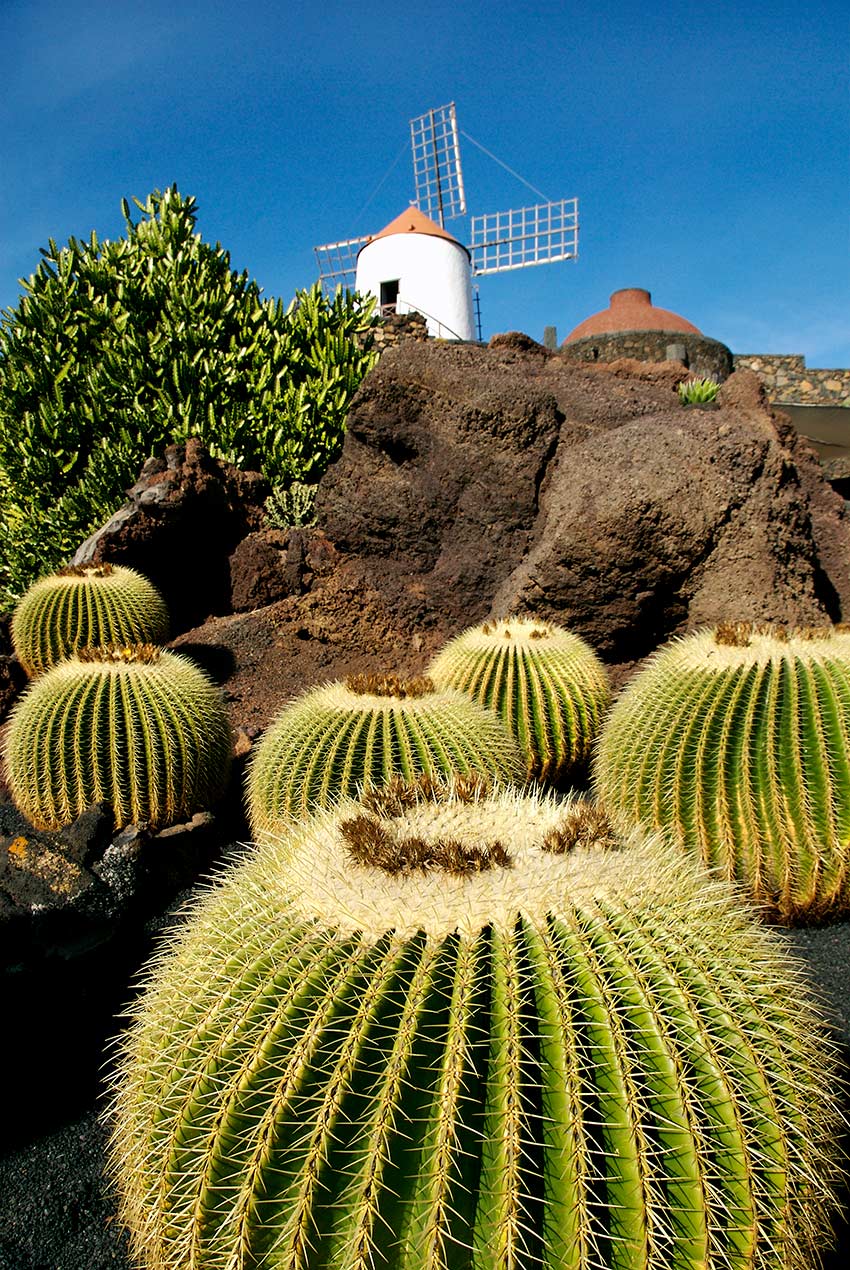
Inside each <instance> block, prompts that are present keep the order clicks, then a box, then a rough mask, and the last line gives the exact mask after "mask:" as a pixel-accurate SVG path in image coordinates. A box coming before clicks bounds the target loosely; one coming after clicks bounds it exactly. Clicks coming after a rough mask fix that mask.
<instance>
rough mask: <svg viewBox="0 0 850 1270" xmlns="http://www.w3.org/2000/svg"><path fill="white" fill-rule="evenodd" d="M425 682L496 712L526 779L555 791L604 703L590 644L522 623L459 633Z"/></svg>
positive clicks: (603, 683)
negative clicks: (548, 784) (544, 783)
mask: <svg viewBox="0 0 850 1270" xmlns="http://www.w3.org/2000/svg"><path fill="white" fill-rule="evenodd" d="M428 674H429V675H430V676H431V678H432V679H433V680H434V682H435V683H437V684H439V685H441V686H442V687H444V688H456V689H458V690H459V691H460V692H464V693H466V694H467V696H469V697H471V698H472V700H473V701H477V702H478V704H479V705H482V706H486V707H487V708H488V709H490V710H493V711H495V713H496V714H498V716H499V718H500V719H501V720H502V722H503V723H504V725H505V727H506V728H507V729H508V731H509V732H510V733H511V734H512V735H513V736H514V737H516V739H517V742H518V744H519V747H520V749H521V750H522V752H523V754H524V756H525V760H526V768H527V772H528V775H529V776H530V777H535V778H537V779H538V780H541V781H552V782H554V783H558V782H561V781H563V780H564V779H565V778H566V777H567V776H569V775H570V773H571V772H572V771H573V770H574V769H575V768H576V767H578V766H580V765H581V764H582V763H584V762H585V761H586V760H587V759H588V757H589V755H590V750H591V746H592V743H593V740H594V737H595V736H596V733H597V731H598V730H599V727H600V724H601V722H602V718H603V716H604V714H605V711H606V709H607V707H608V703H609V701H610V696H611V691H610V687H609V683H608V674H607V671H606V670H605V667H604V665H603V664H602V662H601V661H600V660H599V658H598V657H597V656H596V653H594V651H593V649H592V648H591V647H590V645H589V644H586V643H585V641H584V640H583V639H580V638H579V636H578V635H573V634H572V632H571V631H567V630H564V628H563V627H562V626H556V625H555V624H554V623H552V622H540V621H535V620H532V619H530V618H522V617H511V618H507V619H505V620H504V621H501V622H485V623H484V625H483V626H475V627H471V628H470V629H469V630H466V631H464V632H463V633H462V634H461V635H458V636H457V638H456V639H453V640H451V641H450V642H449V643H448V644H447V645H446V647H445V648H444V649H442V651H441V652H439V653H438V654H437V656H436V657H435V658H434V660H433V661H432V662H431V665H430V666H429V667H428Z"/></svg>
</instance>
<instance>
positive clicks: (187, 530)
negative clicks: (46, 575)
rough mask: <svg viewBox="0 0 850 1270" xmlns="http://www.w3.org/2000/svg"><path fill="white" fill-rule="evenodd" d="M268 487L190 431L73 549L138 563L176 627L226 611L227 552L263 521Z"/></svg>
mask: <svg viewBox="0 0 850 1270" xmlns="http://www.w3.org/2000/svg"><path fill="white" fill-rule="evenodd" d="M269 493H270V487H269V484H268V482H267V481H266V480H265V478H264V477H262V476H261V475H260V474H259V473H258V472H242V471H240V470H239V468H236V467H233V466H232V465H231V464H229V463H223V462H217V461H216V460H215V459H213V458H211V457H210V455H209V454H208V453H207V451H206V450H205V449H204V447H203V446H202V445H201V443H200V441H198V439H197V438H196V437H190V438H189V440H188V441H187V442H186V444H185V445H171V446H169V447H168V449H167V450H166V451H165V454H164V455H163V456H162V457H161V458H152V459H149V460H148V462H147V463H146V464H145V465H144V467H143V468H142V472H141V475H140V477H139V479H138V481H137V482H136V484H135V485H134V486H133V488H132V489H131V490H129V491H128V498H129V500H130V501H129V502H128V503H127V505H126V506H124V507H122V508H120V510H119V511H117V512H116V513H115V515H114V516H113V517H112V518H111V520H109V521H108V522H107V524H106V525H104V526H103V528H102V529H99V530H98V531H97V532H96V533H95V534H93V535H92V536H91V538H88V539H87V540H86V541H85V542H84V543H83V545H82V546H81V547H80V548H79V550H78V551H77V553H76V555H75V556H74V560H73V563H74V564H89V563H90V562H95V563H97V562H100V561H102V560H108V561H110V562H111V563H112V564H126V565H129V566H130V567H132V568H135V569H139V570H140V571H141V572H142V573H144V574H145V575H146V576H147V577H149V578H150V579H151V581H152V582H154V583H155V584H156V586H158V587H159V588H160V590H161V591H162V593H163V595H164V596H165V600H166V603H167V604H168V607H169V610H170V612H171V617H172V621H173V623H174V627H175V630H181V629H185V628H186V627H187V626H192V625H194V624H195V623H197V622H200V621H203V619H204V618H206V617H208V616H209V615H210V614H213V613H227V612H229V610H230V572H229V568H228V559H229V557H230V555H231V553H232V552H233V551H234V549H235V548H236V546H237V544H238V543H239V542H241V541H242V539H243V538H244V537H245V536H246V535H247V534H248V533H250V532H251V530H254V529H259V528H260V525H261V517H262V507H263V502H264V501H265V499H266V498H267V497H268V495H269Z"/></svg>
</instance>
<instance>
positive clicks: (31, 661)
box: [12, 564, 168, 676]
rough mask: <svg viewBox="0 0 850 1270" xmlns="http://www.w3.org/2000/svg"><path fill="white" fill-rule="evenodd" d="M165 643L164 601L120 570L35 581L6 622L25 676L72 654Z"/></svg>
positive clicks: (90, 569) (96, 567)
mask: <svg viewBox="0 0 850 1270" xmlns="http://www.w3.org/2000/svg"><path fill="white" fill-rule="evenodd" d="M167 639H168V609H167V608H166V606H165V601H164V600H163V598H162V596H161V595H160V593H159V591H158V590H157V589H156V587H155V586H154V585H153V583H152V582H149V581H148V579H147V578H146V577H143V575H142V574H141V573H137V572H136V570H135V569H127V568H125V567H124V566H123V565H112V564H88V565H69V566H68V567H67V568H65V569H60V570H59V571H58V573H52V574H50V575H49V576H48V577H45V578H39V580H38V582H34V583H33V585H32V586H31V587H30V589H29V590H28V591H27V592H26V594H25V595H24V596H23V597H22V598H21V600H20V602H19V603H18V606H17V608H16V609H15V612H14V614H13V616H12V643H13V645H14V648H15V652H16V653H17V656H18V660H19V661H20V663H21V665H22V666H23V667H24V669H25V670H26V672H27V674H28V675H30V676H33V675H37V674H41V673H42V671H45V670H48V669H49V668H50V667H51V666H53V665H55V664H56V662H58V661H61V660H62V658H63V657H67V656H68V655H69V654H70V653H73V652H74V651H75V649H77V648H93V647H96V646H98V645H105V644H163V643H165V641H166V640H167Z"/></svg>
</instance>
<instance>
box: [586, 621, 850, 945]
mask: <svg viewBox="0 0 850 1270" xmlns="http://www.w3.org/2000/svg"><path fill="white" fill-rule="evenodd" d="M594 780H595V785H596V791H597V794H598V797H599V799H600V800H601V801H602V802H603V803H604V805H605V806H606V807H607V808H608V810H609V812H610V813H611V814H612V815H614V816H616V817H617V818H618V819H619V820H620V821H621V822H622V823H623V824H624V825H633V824H642V825H644V826H646V827H648V828H655V829H662V830H664V831H665V832H666V833H667V834H668V835H669V836H670V837H671V838H673V839H675V840H676V841H677V842H678V843H679V844H681V845H682V846H683V847H684V848H686V849H687V850H689V851H692V852H693V853H694V854H695V855H697V856H698V857H699V858H700V859H701V860H702V861H703V863H704V864H705V865H707V866H708V867H709V868H710V869H712V870H713V871H714V872H715V873H717V874H720V875H722V876H724V877H726V878H728V879H730V880H732V881H734V882H736V883H737V884H738V885H739V886H741V887H743V888H744V889H745V890H746V892H747V893H748V894H749V895H750V896H751V898H752V899H753V900H754V901H756V902H757V903H759V904H761V905H763V906H764V907H765V909H766V910H767V911H769V912H771V913H773V914H774V915H775V916H776V917H778V918H780V919H782V920H795V921H797V920H811V919H818V918H820V917H822V916H824V915H825V914H828V913H834V912H838V911H841V910H846V908H847V906H848V901H850V630H848V629H847V628H840V627H835V628H832V627H829V628H824V629H811V630H796V631H794V630H786V629H785V628H783V627H777V626H767V625H761V626H759V625H752V624H747V623H739V624H728V625H723V626H719V627H717V628H716V630H704V631H700V632H698V633H696V634H694V635H690V636H687V637H685V638H683V639H679V640H676V641H674V642H673V643H672V644H670V645H668V646H667V647H665V648H663V649H662V650H661V651H660V652H658V653H657V654H656V655H655V656H654V657H652V658H651V659H650V661H649V663H648V664H647V666H646V667H645V668H644V669H643V670H642V671H641V672H640V673H639V674H638V675H637V676H636V678H635V679H633V680H632V682H631V683H629V684H628V685H627V687H626V689H625V690H624V692H623V693H622V695H621V696H620V698H619V700H618V701H617V702H616V704H615V705H614V708H613V710H612V711H611V714H610V716H609V718H608V720H607V723H606V725H605V728H604V730H603V732H602V736H601V737H600V741H599V748H598V752H597V754H596V759H595V763H594Z"/></svg>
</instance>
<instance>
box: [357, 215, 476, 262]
mask: <svg viewBox="0 0 850 1270" xmlns="http://www.w3.org/2000/svg"><path fill="white" fill-rule="evenodd" d="M391 234H428V235H429V236H430V237H431V238H447V239H448V241H449V242H450V243H457V245H458V247H463V243H462V242H459V241H458V239H457V238H455V237H454V236H453V235H452V234H450V233H449V232H448V231H447V230H445V229H443V228H442V226H440V225H438V224H437V222H436V221H433V220H431V218H430V216H426V215H425V213H424V212H420V210H419V208H418V207H414V206H413V204H412V203H411V205H410V207H406V208H405V209H404V211H403V212H402V213H401V215H400V216H396V218H395V220H391V221H390V223H389V225H385V226H384V228H383V229H381V230H379V231H378V233H377V234H372V235H371V236H370V237H369V238H368V240H367V241H366V242H365V243H364V244H363V246H362V247H361V248H360V251H363V250H364V248H366V247H368V246H369V243H373V242H375V240H376V239H378V238H389V237H390V235H391ZM463 250H464V251H466V254H467V255H469V252H468V251H467V249H466V247H463ZM358 254H359V253H358Z"/></svg>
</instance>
